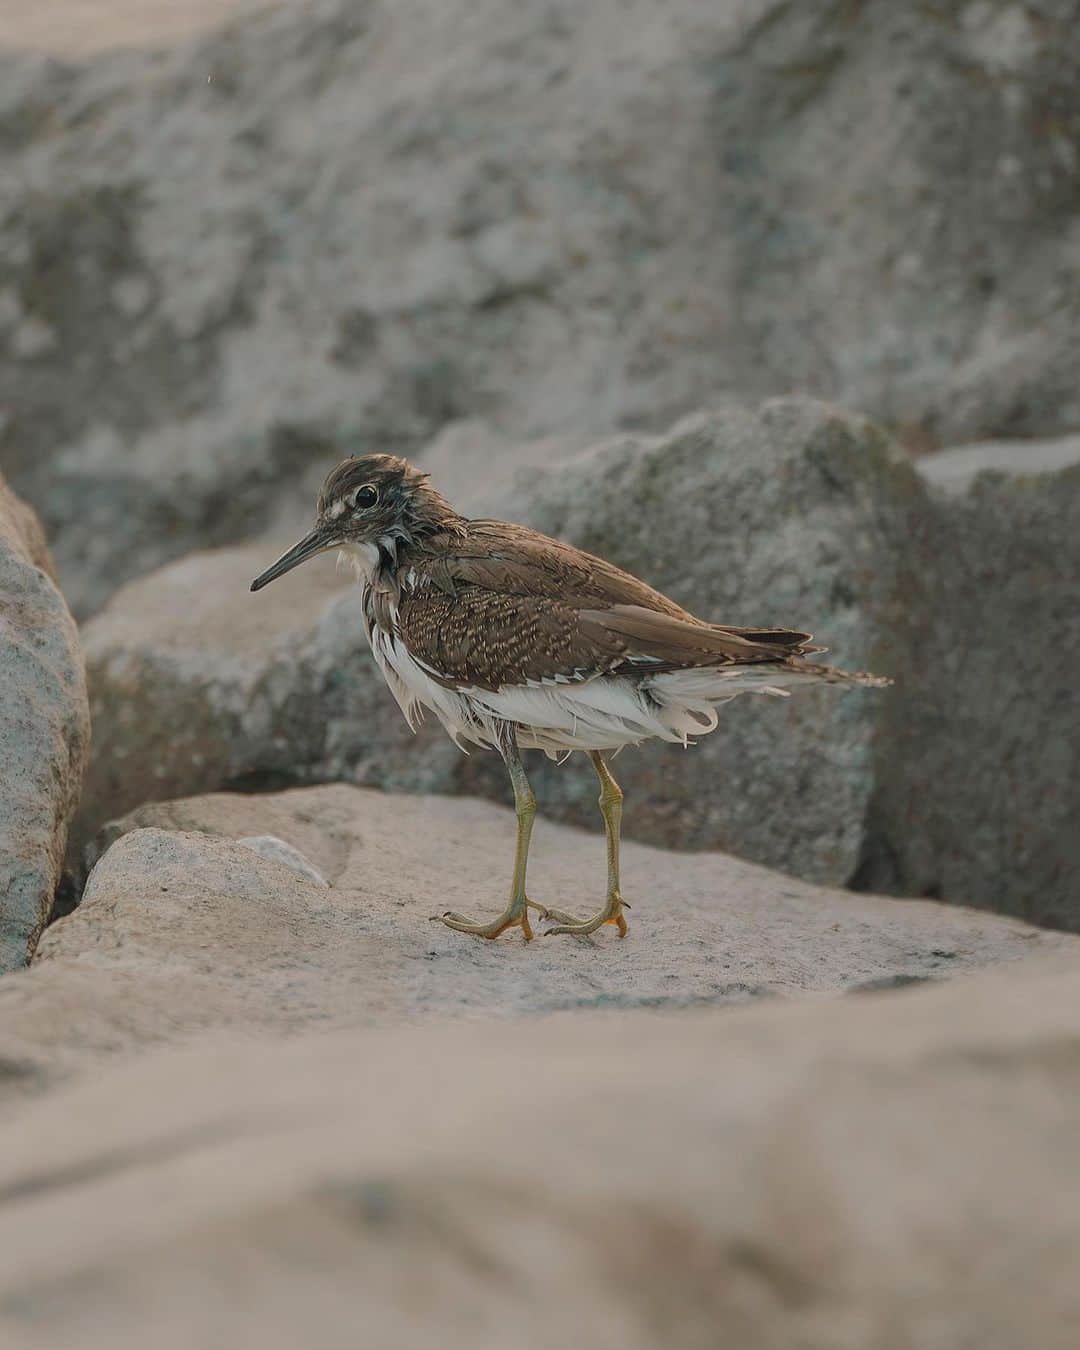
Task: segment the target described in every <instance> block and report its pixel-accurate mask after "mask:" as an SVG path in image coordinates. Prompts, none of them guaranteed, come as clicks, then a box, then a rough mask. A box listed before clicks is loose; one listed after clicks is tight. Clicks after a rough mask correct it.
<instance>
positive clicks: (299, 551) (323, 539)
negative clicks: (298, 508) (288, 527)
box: [251, 525, 341, 591]
mask: <svg viewBox="0 0 1080 1350" xmlns="http://www.w3.org/2000/svg"><path fill="white" fill-rule="evenodd" d="M340 543H341V539H340V538H339V536H338V535H337V534H336V533H335V532H334V531H332V530H331V529H329V528H328V527H327V526H325V525H316V527H315V528H314V529H313V530H312V531H311V533H310V534H305V535H304V537H303V539H301V540H300V542H299V543H298V544H293V546H292V548H290V549H289V550H288V551H287V552H285V553H283V554H282V555H281V557H280V558H279V559H278V560H277V562H275V563H271V564H270V566H269V567H268V568H267V569H266V571H265V572H263V573H262V574H261V575H260V576H257V577H256V578H255V580H254V581H253V582H252V583H251V589H252V590H253V591H261V590H262V588H263V587H264V586H268V585H269V584H270V582H271V581H275V580H276V579H277V578H278V577H280V576H284V575H285V573H286V572H291V571H292V569H293V568H294V567H299V566H300V564H301V563H302V562H307V560H308V559H309V558H314V557H316V556H317V555H318V554H319V553H325V552H326V551H327V549H331V548H336V547H337V546H338V544H340Z"/></svg>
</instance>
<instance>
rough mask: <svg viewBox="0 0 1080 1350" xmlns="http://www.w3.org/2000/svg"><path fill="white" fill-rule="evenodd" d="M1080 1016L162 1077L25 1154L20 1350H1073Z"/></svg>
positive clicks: (187, 1059) (1063, 993)
mask: <svg viewBox="0 0 1080 1350" xmlns="http://www.w3.org/2000/svg"><path fill="white" fill-rule="evenodd" d="M848 903H852V902H851V901H850V900H849V901H848ZM893 908H894V910H895V911H896V912H901V911H902V910H903V909H904V908H905V907H904V906H900V905H897V906H894V907H893ZM954 917H956V916H954ZM998 922H1001V921H1000V920H999V921H998ZM518 954H519V955H520V956H521V957H522V960H524V959H525V957H531V956H532V953H518ZM606 954H607V953H605V955H606ZM496 955H497V956H500V957H502V958H503V964H504V965H507V964H509V963H508V961H507V958H508V957H509V956H510V948H509V947H506V948H505V949H500V950H499V951H498V952H497V953H496ZM32 973H33V972H31V974H32ZM1078 1002H1080V976H1078V974H1077V971H1076V967H1075V965H1074V964H1070V967H1069V968H1065V969H1061V970H1057V971H1047V972H1043V971H1039V970H1032V969H1028V970H1027V971H1025V970H1024V969H1022V968H1014V969H1013V970H1011V971H1009V972H1008V973H1007V974H999V975H996V976H983V977H980V978H978V979H970V980H960V981H955V982H953V983H951V984H949V985H946V986H941V987H937V988H933V989H920V990H915V991H908V992H904V993H893V994H887V995H884V996H877V997H871V998H860V999H857V1000H855V999H832V1000H827V1001H824V1002H819V1003H817V1004H814V1005H807V1004H806V1003H805V1002H804V1003H802V1004H800V1005H797V1006H796V1005H792V1004H790V1003H787V1004H784V1003H776V1004H773V1005H771V1006H758V1007H751V1008H743V1009H737V1010H733V1011H723V1012H721V1011H717V1010H714V1009H704V1010H701V1009H699V1010H693V1011H688V1012H683V1013H680V1014H677V1015H667V1016H664V1015H659V1016H658V1015H656V1014H655V1013H653V1014H649V1013H643V1012H637V1013H617V1014H615V1015H611V1016H605V1017H597V1016H596V1015H595V1014H584V1013H580V1012H579V1013H573V1014H569V1015H563V1016H561V1017H557V1018H548V1019H542V1020H541V1019H532V1020H529V1021H525V1022H515V1023H510V1024H507V1023H503V1024H501V1025H500V1024H498V1023H491V1022H488V1023H487V1024H484V1023H479V1022H475V1021H471V1022H469V1023H467V1024H464V1025H463V1024H458V1025H456V1026H438V1027H432V1026H428V1027H424V1028H412V1029H399V1030H395V1031H385V1030H378V1031H366V1030H354V1031H349V1032H338V1033H335V1034H326V1033H323V1034H309V1035H306V1036H304V1037H302V1038H301V1039H300V1040H298V1041H296V1042H294V1043H292V1044H284V1045H282V1044H274V1045H267V1044H259V1043H252V1042H251V1041H246V1040H245V1041H244V1042H243V1043H241V1044H239V1045H237V1044H236V1043H235V1042H232V1041H230V1042H227V1043H225V1044H221V1043H213V1042H211V1043H208V1044H206V1043H204V1044H202V1045H200V1046H198V1047H193V1048H191V1049H188V1050H185V1051H171V1052H158V1053H155V1054H153V1055H151V1056H149V1057H147V1058H146V1059H144V1060H143V1061H142V1062H140V1063H137V1064H132V1065H128V1066H125V1067H123V1068H121V1069H118V1070H116V1071H114V1072H111V1073H97V1074H95V1075H94V1076H93V1078H90V1079H88V1080H86V1081H83V1082H82V1083H81V1084H79V1085H77V1086H75V1087H73V1088H71V1089H69V1090H65V1091H63V1092H60V1093H58V1094H57V1095H56V1096H55V1097H53V1098H52V1099H50V1100H46V1101H41V1102H30V1103H27V1104H25V1105H24V1106H23V1107H22V1108H21V1109H20V1110H19V1111H18V1112H17V1113H16V1114H13V1115H11V1116H10V1117H8V1119H7V1120H6V1121H5V1122H4V1123H3V1124H2V1125H0V1196H2V1197H3V1201H4V1203H3V1204H2V1205H0V1341H4V1343H5V1344H10V1345H12V1346H18V1347H19V1350H57V1348H58V1347H67V1346H78V1347H80V1350H104V1348H105V1347H108V1350H127V1348H128V1347H139V1350H142V1347H145V1346H146V1345H148V1344H152V1345H153V1346H154V1347H155V1350H188V1347H190V1346H191V1345H193V1344H198V1345H258V1346H260V1347H263V1350H287V1348H288V1350H291V1348H292V1347H295V1346H296V1345H299V1344H305V1345H306V1344H316V1345H319V1346H320V1347H326V1348H327V1350H338V1348H339V1347H340V1348H341V1350H345V1347H353V1346H355V1345H356V1344H357V1341H358V1338H359V1339H360V1340H361V1341H363V1342H365V1343H370V1344H373V1345H378V1346H386V1347H394V1348H395V1350H398V1348H400V1350H406V1348H411V1347H415V1346H429V1345H439V1346H442V1347H447V1350H459V1348H460V1350H466V1347H467V1350H496V1348H497V1350H519V1347H520V1348H521V1350H525V1348H526V1347H528V1348H530V1350H541V1348H542V1347H549V1346H552V1345H574V1346H578V1345H588V1346H591V1347H596V1350H653V1348H654V1347H655V1346H656V1345H658V1344H661V1343H662V1344H663V1345H665V1346H669V1347H672V1350H701V1348H702V1347H705V1346H716V1345H728V1346H738V1347H739V1350H790V1348H791V1347H793V1346H798V1347H800V1350H896V1347H899V1346H902V1347H904V1350H970V1348H971V1347H973V1346H978V1347H980V1350H1016V1347H1018V1346H1024V1347H1026V1348H1030V1350H1073V1347H1074V1346H1075V1344H1076V1326H1077V1321H1078V1319H1080V1293H1078V1290H1077V1281H1076V1270H1077V1265H1078V1263H1080V1190H1078V1188H1077V1187H1076V1186H1075V1185H1072V1184H1070V1182H1071V1179H1072V1178H1074V1177H1075V1176H1076V1175H1077V1174H1078V1172H1080V1032H1078V1029H1077V1019H1076V1008H1077V1005H1078Z"/></svg>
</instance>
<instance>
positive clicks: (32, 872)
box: [0, 477, 90, 971]
mask: <svg viewBox="0 0 1080 1350" xmlns="http://www.w3.org/2000/svg"><path fill="white" fill-rule="evenodd" d="M89 737H90V722H89V712H88V707H87V696H86V675H85V671H84V667H83V659H82V651H81V649H80V646H79V637H78V633H77V631H76V629H75V623H74V620H73V619H72V617H71V615H70V614H69V613H68V609H67V606H66V604H65V603H64V598H63V596H62V595H61V594H60V591H59V589H58V588H57V585H56V582H55V580H54V578H53V574H52V564H51V561H50V559H49V553H48V549H47V547H46V544H45V537H44V534H43V533H42V530H41V526H40V524H39V522H38V520H37V518H36V516H35V515H34V513H33V511H31V510H30V508H29V507H27V506H26V505H25V504H24V503H23V502H20V501H19V499H18V498H17V497H16V496H15V495H14V493H12V492H11V491H10V489H9V488H8V487H7V485H6V483H5V482H4V480H3V478H2V477H0V971H4V970H9V969H11V968H12V967H15V966H19V965H22V964H24V963H25V962H26V961H27V960H28V959H29V957H30V955H31V953H32V952H33V950H34V944H35V943H36V941H37V939H38V935H39V934H40V932H41V930H42V928H43V927H44V925H45V921H46V919H47V918H48V916H49V912H50V910H51V908H52V905H53V897H54V895H55V893H56V887H57V882H58V880H59V877H60V869H61V864H62V861H63V857H64V845H65V841H66V838H67V829H68V821H69V820H70V818H71V816H72V813H73V812H74V810H75V807H76V804H77V803H78V800H79V792H80V790H81V787H82V776H83V770H84V768H85V765H86V758H87V753H88V749H89Z"/></svg>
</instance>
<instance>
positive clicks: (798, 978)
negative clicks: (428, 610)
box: [0, 784, 1080, 1097]
mask: <svg viewBox="0 0 1080 1350" xmlns="http://www.w3.org/2000/svg"><path fill="white" fill-rule="evenodd" d="M255 834H262V835H266V834H272V835H275V836H277V838H278V839H280V840H283V841H284V842H285V843H286V844H288V845H290V846H291V847H292V848H294V849H296V850H298V851H299V852H300V853H301V854H303V856H304V857H305V858H306V859H308V860H309V862H310V863H311V864H312V865H313V866H314V867H315V868H316V869H317V870H318V872H319V873H320V874H321V876H322V877H324V878H325V879H326V880H327V881H329V882H330V886H329V887H326V886H320V885H316V884H313V883H312V882H310V881H306V880H305V879H304V878H303V877H301V876H298V875H297V873H296V872H295V871H294V870H292V869H291V868H290V867H288V866H286V865H285V864H284V863H282V862H277V861H273V860H270V859H267V858H264V857H260V856H259V855H258V854H256V853H254V852H252V851H251V850H250V849H249V848H247V847H245V846H243V845H242V844H240V843H237V842H234V841H236V840H241V839H244V838H246V837H248V836H250V835H255ZM208 836H218V837H216V838H215V837H208ZM513 839H514V817H513V813H512V812H511V811H510V810H508V809H506V808H504V807H497V806H493V805H491V804H489V803H484V802H479V801H476V800H473V799H450V798H446V797H410V796H405V795H395V794H389V793H382V792H375V791H372V790H370V789H363V788H354V787H347V786H345V785H342V784H336V785H331V786H328V787H317V788H304V789H297V790H293V791H290V792H286V793H280V794H268V795H260V796H251V795H234V794H218V795H212V796H207V797H201V798H194V799H190V800H186V801H178V802H165V803H158V804H156V805H150V806H145V807H141V808H140V809H139V810H138V811H135V812H133V813H132V814H131V815H130V816H128V817H127V818H125V819H124V820H123V821H121V822H119V823H117V824H115V825H113V826H111V827H110V828H109V830H107V831H105V832H104V835H103V837H102V838H101V839H100V840H99V841H98V843H97V850H96V851H100V850H101V849H107V851H106V852H104V854H103V856H101V858H100V861H98V863H97V866H96V867H95V868H94V870H93V872H92V874H91V876H90V881H89V884H88V886H87V889H86V894H85V897H84V899H83V903H82V905H81V907H80V908H79V909H77V910H76V911H75V912H74V913H73V914H71V915H69V916H68V917H66V918H64V919H61V920H60V921H59V922H57V923H55V924H53V925H52V926H51V927H50V928H49V929H48V930H47V932H46V934H45V936H44V938H43V939H42V942H41V945H40V947H39V949H38V955H37V958H36V959H35V962H34V964H33V966H32V967H31V969H30V970H29V971H26V972H22V973H20V974H19V975H17V976H14V977H12V978H11V979H8V980H5V981H3V982H0V1025H2V1026H3V1028H4V1043H3V1054H4V1056H5V1057H6V1059H7V1060H9V1061H10V1062H11V1063H12V1064H14V1065H15V1066H17V1068H18V1072H14V1071H13V1072H12V1073H11V1074H9V1075H8V1076H7V1078H4V1077H3V1076H2V1075H0V1093H2V1092H6V1093H7V1095H9V1096H11V1097H14V1096H17V1095H21V1094H22V1093H24V1092H26V1091H33V1090H35V1089H40V1088H41V1087H42V1086H43V1085H47V1084H49V1083H50V1082H52V1081H54V1080H55V1079H56V1078H57V1077H60V1076H63V1075H64V1074H66V1073H69V1072H72V1071H74V1070H77V1069H79V1068H81V1067H86V1066H87V1065H89V1064H92V1063H95V1062H96V1061H97V1060H98V1059H100V1058H101V1057H102V1056H107V1055H108V1056H111V1055H117V1054H126V1053H131V1052H133V1051H135V1050H140V1049H141V1050H146V1049H147V1048H148V1047H149V1046H152V1045H153V1044H154V1043H156V1042H159V1041H164V1040H176V1039H178V1038H189V1037H191V1036H192V1035H195V1034H196V1033H198V1032H202V1031H207V1030H210V1029H214V1028H217V1029H225V1028H228V1029H231V1030H233V1031H235V1032H237V1033H243V1034H244V1035H255V1034H261V1033H273V1034H275V1035H277V1036H280V1035H281V1034H283V1033H287V1032H295V1031H298V1030H301V1029H302V1028H304V1027H309V1026H311V1025H312V1024H319V1025H336V1026H355V1025H372V1024H374V1025H379V1026H397V1025H401V1024H404V1023H416V1022H439V1021H445V1020H446V1019H448V1018H452V1017H467V1018H474V1019H475V1018H480V1017H489V1018H490V1017H507V1016H523V1015H527V1016H529V1017H532V1016H534V1015H535V1014H538V1013H546V1012H552V1011H558V1010H564V1009H573V1008H592V1009H632V1008H641V1007H646V1008H682V1007H687V1006H693V1005H696V1004H703V1003H733V1002H734V1003H738V1002H743V1001H745V1000H747V999H752V998H756V997H760V996H763V995H768V994H785V995H802V996H812V995H821V994H826V993H835V992H838V991H841V990H859V989H878V988H882V987H891V986H894V985H901V984H907V983H911V982H914V981H919V980H925V979H939V978H942V977H945V976H949V975H953V974H956V973H957V972H962V971H966V970H972V969H975V968H978V967H982V966H989V965H997V964H1000V963H1004V962H1012V961H1018V960H1019V961H1023V960H1027V959H1029V958H1031V957H1033V956H1035V955H1039V954H1052V953H1057V954H1067V953H1070V952H1073V953H1075V952H1076V951H1077V950H1078V943H1080V939H1078V938H1075V937H1073V936H1071V935H1069V934H1062V933H1049V932H1046V933H1044V932H1040V931H1039V930H1037V929H1033V928H1029V927H1028V926H1026V925H1024V924H1021V923H1018V922H1017V921H1016V920H1013V919H1005V918H1000V917H998V916H995V915H988V914H982V913H978V912H976V911H968V910H963V909H959V908H956V907H953V906H948V905H940V904H935V903H933V902H929V901H896V900H891V899H884V898H881V897H878V896H866V895H855V894H853V893H851V892H844V891H830V890H825V889H822V888H819V887H815V886H810V885H808V884H806V883H805V882H800V881H796V880H794V879H792V878H790V877H785V876H781V875H779V874H777V873H774V872H769V871H766V870H765V869H763V868H760V867H757V866H755V865H753V864H751V863H745V862H740V861H739V860H737V859H735V858H731V857H729V856H726V855H724V854H720V853H698V854H689V855H687V854H673V853H668V852H664V851H662V850H657V849H653V848H649V847H646V846H644V845H640V844H627V845H625V849H624V855H623V892H624V894H625V895H626V897H627V899H628V900H629V901H630V903H631V905H632V906H633V908H632V911H631V914H630V933H629V936H628V937H627V938H625V939H623V940H621V941H620V940H619V938H618V937H617V936H616V935H615V933H614V931H611V932H605V933H603V934H602V935H600V936H597V937H596V938H594V939H588V940H582V939H575V938H566V937H551V938H544V937H537V938H536V940H535V941H534V942H533V943H532V944H530V945H528V946H526V944H525V943H524V942H523V940H522V939H521V937H520V935H519V934H507V935H506V936H505V937H504V938H502V939H500V940H499V941H497V942H482V941H480V940H479V939H477V938H468V937H463V936H462V935H461V934H459V933H452V932H450V931H449V930H448V929H445V928H443V927H442V926H441V925H437V924H433V923H430V922H429V918H430V916H431V915H432V914H434V913H436V912H438V911H441V910H446V909H456V910H460V911H466V912H470V913H471V912H476V913H486V914H495V913H497V912H498V910H499V908H501V906H502V905H503V903H504V902H505V897H506V894H507V888H508V886H509V878H510V868H511V861H512V855H513ZM110 844H111V847H109V845H110ZM604 877H605V870H604V854H603V844H602V842H601V840H600V839H598V838H597V837H596V836H594V835H587V834H584V833H583V832H580V831H576V830H571V829H568V828H567V827H565V826H560V825H553V824H551V823H550V822H548V821H539V822H538V824H537V827H536V834H535V839H534V843H533V850H532V857H531V863H530V873H529V879H530V893H531V894H532V895H533V896H534V897H535V898H536V899H537V900H538V901H541V902H546V903H548V904H554V905H558V906H560V907H568V908H570V909H575V910H579V911H581V912H591V910H592V909H593V908H595V907H596V906H597V905H598V904H599V903H600V902H601V900H602V897H603V886H604ZM541 927H542V925H541Z"/></svg>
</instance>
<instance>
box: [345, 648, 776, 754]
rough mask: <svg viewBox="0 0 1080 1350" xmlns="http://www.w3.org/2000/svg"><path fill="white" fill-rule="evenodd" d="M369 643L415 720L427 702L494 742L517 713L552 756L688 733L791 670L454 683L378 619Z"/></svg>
mask: <svg viewBox="0 0 1080 1350" xmlns="http://www.w3.org/2000/svg"><path fill="white" fill-rule="evenodd" d="M368 636H369V638H370V641H371V650H372V653H373V655H374V657H375V660H376V662H377V663H378V666H379V669H380V670H381V671H382V673H383V677H384V679H385V680H386V683H387V685H388V686H389V688H390V691H391V693H392V694H393V695H394V697H395V699H397V702H398V706H399V707H400V708H401V711H402V712H403V713H404V714H405V718H406V721H407V722H408V723H409V725H410V726H411V727H412V728H413V730H415V729H416V727H417V726H418V725H419V724H420V722H422V721H423V718H424V712H425V710H426V709H430V710H431V711H432V712H433V713H434V714H435V716H436V717H437V718H438V719H439V721H440V722H441V723H442V725H443V726H444V727H445V728H446V731H447V733H448V734H449V735H450V737H451V738H452V739H453V740H454V742H455V743H456V744H457V745H458V746H460V747H461V749H463V750H466V749H467V745H468V743H472V744H474V745H481V746H488V747H491V748H496V747H497V743H498V741H497V727H498V725H499V724H500V723H502V722H511V723H513V724H514V726H515V727H516V728H517V734H518V743H519V744H520V745H521V746H522V748H523V749H536V750H545V751H547V753H548V754H549V755H551V756H553V757H555V756H558V755H560V754H565V753H566V752H567V751H569V750H618V749H621V747H622V746H624V745H636V744H638V743H639V742H641V741H644V740H649V739H652V738H656V739H658V740H664V741H676V742H680V743H681V744H683V745H686V744H688V743H689V738H690V737H691V736H700V735H704V734H706V733H707V732H710V731H713V730H714V729H715V727H716V724H717V713H716V706H715V705H716V704H718V703H726V702H728V700H729V699H732V698H734V697H735V696H736V695H737V694H740V693H760V694H776V695H781V696H782V695H784V694H785V693H786V691H785V690H783V689H780V688H778V687H777V684H778V683H779V682H780V681H782V680H784V679H785V677H786V676H788V674H789V673H788V672H787V671H784V672H778V671H777V670H776V668H775V667H773V668H771V669H770V668H769V667H767V666H748V667H741V668H740V667H728V668H727V669H726V670H710V671H703V670H688V671H675V672H672V673H670V674H663V675H656V676H652V677H646V678H644V679H641V678H636V679H635V678H626V677H622V676H619V675H599V676H596V677H594V678H593V679H589V680H550V681H548V680H545V681H533V682H531V683H528V684H522V685H504V686H503V687H502V688H501V689H497V690H490V689H480V688H476V687H475V686H465V687H462V688H457V689H448V688H446V686H445V685H443V684H441V683H440V682H439V681H438V680H436V679H434V678H433V676H432V675H431V673H430V672H429V671H428V670H426V669H425V668H424V667H423V666H422V665H421V664H420V663H419V662H417V661H416V660H414V658H413V657H412V656H411V655H410V653H409V651H408V649H407V648H406V646H405V644H404V642H402V641H401V639H400V638H399V637H396V636H395V635H394V633H393V632H392V631H391V630H388V629H386V628H382V627H380V626H379V625H378V624H376V623H374V622H372V623H371V624H370V627H369V633H368Z"/></svg>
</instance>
